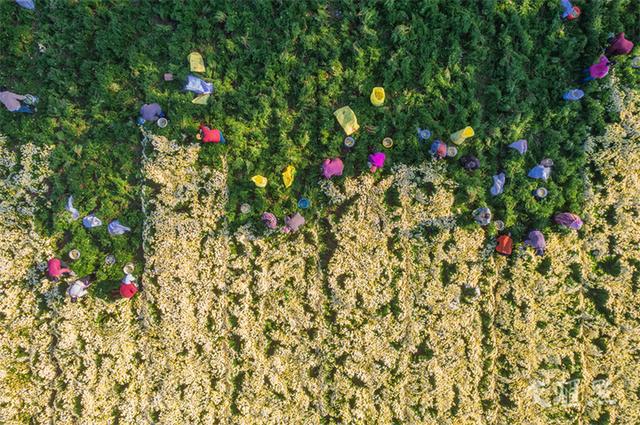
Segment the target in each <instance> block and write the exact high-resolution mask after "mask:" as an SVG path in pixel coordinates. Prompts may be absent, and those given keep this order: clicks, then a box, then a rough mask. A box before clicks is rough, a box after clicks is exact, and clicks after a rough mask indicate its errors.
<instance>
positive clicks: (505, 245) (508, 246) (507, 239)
mask: <svg viewBox="0 0 640 425" xmlns="http://www.w3.org/2000/svg"><path fill="white" fill-rule="evenodd" d="M512 250H513V240H512V239H511V236H508V235H500V236H498V244H497V245H496V251H498V252H499V253H500V254H502V255H511V251H512Z"/></svg>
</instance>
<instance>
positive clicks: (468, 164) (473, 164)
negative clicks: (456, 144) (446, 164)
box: [460, 155, 480, 171]
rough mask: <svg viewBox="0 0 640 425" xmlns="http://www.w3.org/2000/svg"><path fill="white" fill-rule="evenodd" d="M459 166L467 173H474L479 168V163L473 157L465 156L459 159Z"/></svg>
mask: <svg viewBox="0 0 640 425" xmlns="http://www.w3.org/2000/svg"><path fill="white" fill-rule="evenodd" d="M460 164H462V166H463V167H464V169H465V170H467V171H474V170H477V169H478V168H480V161H479V160H478V158H476V157H475V156H473V155H465V156H463V157H462V158H460Z"/></svg>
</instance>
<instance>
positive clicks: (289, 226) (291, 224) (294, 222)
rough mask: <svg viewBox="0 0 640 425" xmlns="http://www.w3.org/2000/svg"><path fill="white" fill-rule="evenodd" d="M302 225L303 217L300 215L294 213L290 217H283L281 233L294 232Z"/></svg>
mask: <svg viewBox="0 0 640 425" xmlns="http://www.w3.org/2000/svg"><path fill="white" fill-rule="evenodd" d="M303 224H304V217H303V216H301V215H300V213H295V214H294V215H293V216H291V217H285V219H284V227H283V228H282V232H283V233H290V232H296V231H298V229H299V228H300V226H302V225H303Z"/></svg>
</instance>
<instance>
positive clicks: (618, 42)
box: [604, 32, 633, 56]
mask: <svg viewBox="0 0 640 425" xmlns="http://www.w3.org/2000/svg"><path fill="white" fill-rule="evenodd" d="M632 50H633V43H632V42H631V41H629V40H627V39H626V38H624V33H623V32H621V33H619V34H618V35H616V36H615V37H613V38H612V39H611V40H610V44H609V47H607V50H605V52H604V54H605V55H607V56H616V55H628V54H629V53H631V51H632Z"/></svg>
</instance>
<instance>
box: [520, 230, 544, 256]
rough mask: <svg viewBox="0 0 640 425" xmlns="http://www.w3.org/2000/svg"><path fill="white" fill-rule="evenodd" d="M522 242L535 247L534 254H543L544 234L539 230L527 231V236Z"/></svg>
mask: <svg viewBox="0 0 640 425" xmlns="http://www.w3.org/2000/svg"><path fill="white" fill-rule="evenodd" d="M524 244H525V245H529V246H530V247H532V248H533V249H535V250H536V255H544V249H545V248H546V246H547V243H546V242H545V240H544V235H543V234H542V232H541V231H539V230H533V231H531V232H529V237H528V239H527V240H526V241H524Z"/></svg>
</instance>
